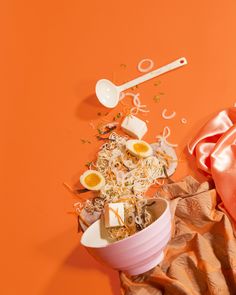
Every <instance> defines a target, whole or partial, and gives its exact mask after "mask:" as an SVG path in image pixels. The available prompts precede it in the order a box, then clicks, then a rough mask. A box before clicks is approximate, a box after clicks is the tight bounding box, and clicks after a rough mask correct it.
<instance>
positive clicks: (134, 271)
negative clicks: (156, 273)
mask: <svg viewBox="0 0 236 295" xmlns="http://www.w3.org/2000/svg"><path fill="white" fill-rule="evenodd" d="M163 259H164V252H163V251H161V252H160V254H159V255H158V256H157V257H156V258H155V259H152V261H151V262H148V263H146V264H144V265H142V266H138V267H135V268H132V269H129V270H126V271H125V273H127V274H128V275H131V276H136V275H140V274H142V273H144V272H146V271H149V270H150V269H152V268H154V267H155V266H157V265H158V264H159V263H160V262H161V261H162V260H163Z"/></svg>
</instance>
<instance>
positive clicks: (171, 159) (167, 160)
mask: <svg viewBox="0 0 236 295" xmlns="http://www.w3.org/2000/svg"><path fill="white" fill-rule="evenodd" d="M151 147H152V149H153V152H154V154H155V156H156V157H158V159H159V160H161V161H162V162H163V166H165V167H166V172H167V175H168V176H171V175H172V174H173V173H174V172H175V170H176V168H177V165H178V158H177V155H176V152H175V150H174V148H173V147H171V146H170V145H168V144H167V143H165V142H164V141H159V142H156V143H152V144H151ZM162 177H165V173H164V171H163V173H162V175H161V176H159V178H162Z"/></svg>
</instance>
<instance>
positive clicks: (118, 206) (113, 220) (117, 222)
mask: <svg viewBox="0 0 236 295" xmlns="http://www.w3.org/2000/svg"><path fill="white" fill-rule="evenodd" d="M104 209H105V212H104V218H105V227H106V228H108V227H115V226H123V224H124V220H125V214H124V203H109V204H106V205H105V207H104ZM118 215H119V217H118Z"/></svg>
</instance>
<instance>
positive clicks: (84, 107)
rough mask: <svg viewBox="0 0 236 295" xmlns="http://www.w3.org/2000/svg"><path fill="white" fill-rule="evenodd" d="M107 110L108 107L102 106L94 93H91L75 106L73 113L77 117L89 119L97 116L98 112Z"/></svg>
mask: <svg viewBox="0 0 236 295" xmlns="http://www.w3.org/2000/svg"><path fill="white" fill-rule="evenodd" d="M99 112H100V113H102V114H104V113H107V112H109V109H108V108H105V107H103V106H102V105H101V104H100V102H99V101H98V99H97V97H96V94H95V93H93V94H91V95H89V96H87V97H86V98H84V99H83V100H82V101H81V102H80V103H79V105H78V106H77V108H76V111H75V115H76V117H77V118H79V119H81V120H84V121H89V120H94V119H97V118H98V113H99Z"/></svg>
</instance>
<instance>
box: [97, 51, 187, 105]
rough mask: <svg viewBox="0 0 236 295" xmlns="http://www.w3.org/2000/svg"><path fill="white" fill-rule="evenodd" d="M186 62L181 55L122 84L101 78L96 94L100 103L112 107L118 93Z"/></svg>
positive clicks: (118, 97)
mask: <svg viewBox="0 0 236 295" xmlns="http://www.w3.org/2000/svg"><path fill="white" fill-rule="evenodd" d="M186 64H187V60H186V58H185V57H181V58H179V59H177V60H175V61H173V62H171V63H169V64H167V65H165V66H163V67H161V68H159V69H156V70H154V71H151V72H149V73H147V74H145V75H143V76H140V77H138V78H136V79H134V80H132V81H129V82H127V83H124V84H123V85H120V86H116V85H115V84H113V83H112V82H111V81H109V80H107V79H101V80H99V81H98V82H97V84H96V95H97V98H98V100H99V101H100V103H101V104H102V105H104V106H105V107H107V108H114V107H116V106H117V104H118V102H119V100H120V94H121V92H122V91H125V90H127V89H129V88H131V87H134V86H136V85H138V84H140V83H143V82H145V81H147V80H150V79H152V78H155V77H157V76H160V75H162V74H164V73H167V72H169V71H171V70H174V69H177V68H179V67H182V66H184V65H186Z"/></svg>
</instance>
